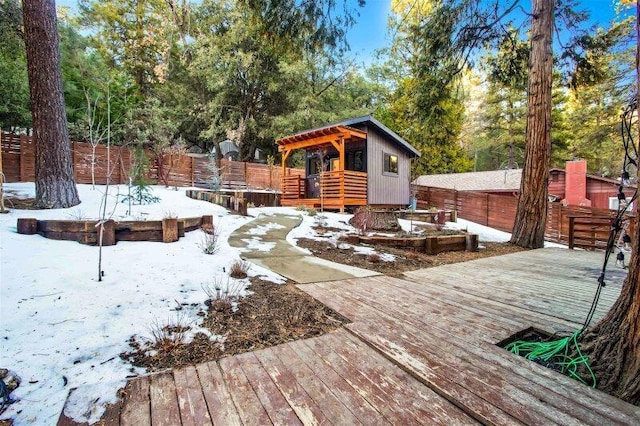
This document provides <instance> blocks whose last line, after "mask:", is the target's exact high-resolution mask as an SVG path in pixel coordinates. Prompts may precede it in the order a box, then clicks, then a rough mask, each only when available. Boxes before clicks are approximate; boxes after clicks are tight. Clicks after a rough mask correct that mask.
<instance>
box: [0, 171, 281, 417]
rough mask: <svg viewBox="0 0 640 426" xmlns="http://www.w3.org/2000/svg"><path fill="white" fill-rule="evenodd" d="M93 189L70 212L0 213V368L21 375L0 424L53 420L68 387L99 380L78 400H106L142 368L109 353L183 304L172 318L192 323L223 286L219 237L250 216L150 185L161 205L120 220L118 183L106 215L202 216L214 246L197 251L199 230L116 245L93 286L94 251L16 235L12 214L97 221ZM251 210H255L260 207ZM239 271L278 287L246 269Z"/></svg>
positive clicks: (223, 248) (13, 187) (233, 256)
mask: <svg viewBox="0 0 640 426" xmlns="http://www.w3.org/2000/svg"><path fill="white" fill-rule="evenodd" d="M4 189H5V193H6V195H7V196H10V195H12V194H16V193H19V194H21V195H22V196H33V194H34V184H33V183H11V184H5V185H4ZM103 189H104V187H96V189H95V190H92V189H91V186H90V185H78V190H79V194H80V199H81V200H82V203H81V204H80V205H79V206H76V207H73V208H70V209H58V210H46V211H35V210H14V209H11V213H9V214H5V215H0V278H1V280H0V281H1V287H0V289H1V293H0V308H1V309H0V342H1V343H0V367H3V368H9V369H10V370H12V371H15V372H16V373H17V374H18V375H19V376H20V377H21V378H22V384H21V385H20V387H19V388H18V389H17V390H16V391H15V392H14V393H13V394H12V396H13V397H15V398H17V399H19V401H18V402H17V403H15V404H13V405H12V406H11V407H10V408H9V409H8V410H7V412H5V413H4V414H3V416H2V418H7V417H13V418H14V419H15V421H16V425H21V424H38V425H49V424H55V423H56V421H57V419H58V416H59V415H60V412H61V410H62V407H63V404H64V401H65V398H66V397H67V394H68V392H69V389H71V388H74V387H77V386H82V385H86V384H105V383H107V385H102V386H97V387H94V388H93V389H95V390H94V392H95V394H90V395H87V397H88V398H89V399H88V400H89V401H92V400H95V399H96V398H100V399H99V404H98V405H99V407H103V405H104V403H107V402H109V401H113V400H115V397H116V395H115V392H116V390H117V389H118V387H120V386H121V385H123V384H124V380H125V379H126V378H127V377H128V376H132V375H135V374H140V373H142V372H143V371H142V370H140V369H137V368H133V367H132V366H131V365H130V364H128V363H126V362H124V361H123V360H121V359H120V357H119V354H120V353H121V352H123V351H126V350H128V349H129V347H128V344H127V339H128V338H129V337H130V336H131V335H133V334H136V335H138V336H145V337H148V336H150V329H149V328H150V326H151V325H152V324H153V323H154V322H160V323H166V322H167V321H172V320H173V319H174V318H175V317H176V315H177V314H178V313H177V312H175V308H176V307H177V306H178V305H182V306H183V310H181V311H180V314H181V315H189V316H190V317H191V318H192V320H193V321H196V318H199V317H197V316H196V315H195V314H196V313H197V311H198V310H200V309H201V308H203V307H204V301H205V299H206V295H205V293H204V291H203V290H202V285H207V284H209V285H213V283H214V282H215V281H216V280H223V279H224V280H226V279H227V274H226V273H225V272H223V268H226V270H227V271H228V270H229V266H230V265H231V264H232V263H233V262H234V261H235V260H237V259H238V258H239V253H238V251H237V250H236V249H233V248H231V247H229V245H228V244H227V239H228V236H229V235H230V233H231V232H232V231H233V230H234V229H236V228H238V227H239V226H241V225H243V224H245V223H247V222H248V221H249V220H251V218H245V217H242V216H237V215H231V214H228V212H227V211H226V210H225V209H223V208H222V207H219V206H216V205H214V204H211V203H207V202H204V201H197V200H192V199H190V198H188V197H186V196H185V188H181V189H179V190H177V191H175V190H173V189H167V188H164V187H161V186H154V187H153V195H154V196H157V197H160V198H161V199H162V201H161V202H160V203H157V204H151V205H143V206H133V207H132V211H131V212H130V214H127V213H128V212H127V210H128V207H129V206H128V204H127V203H116V199H115V194H116V193H117V192H118V191H119V192H120V194H122V193H124V192H126V190H127V188H126V186H119V187H112V188H111V191H110V193H111V194H113V195H111V196H110V197H109V204H108V211H113V217H114V218H115V219H132V218H140V219H147V220H152V219H162V218H163V217H165V216H167V215H172V216H178V217H193V216H201V215H204V214H212V215H213V216H214V224H215V226H216V229H217V230H218V231H219V232H220V237H219V240H220V248H219V250H218V251H217V252H216V254H214V255H206V254H204V253H203V252H202V250H201V248H200V245H201V242H202V235H201V232H200V231H193V232H187V233H186V235H185V237H183V238H180V240H179V241H178V242H175V243H171V244H163V243H157V242H122V241H121V242H119V243H118V244H117V245H115V246H111V247H104V248H103V270H104V271H105V276H104V279H103V281H102V282H98V280H97V275H98V274H97V270H98V266H97V262H98V248H97V247H90V246H85V245H82V244H79V243H76V242H73V241H54V240H48V239H46V238H43V237H41V236H39V235H19V234H17V232H16V221H17V219H18V218H19V217H34V218H38V219H72V218H73V219H77V218H86V219H90V218H97V217H98V212H99V205H100V198H101V191H103ZM7 207H9V208H11V205H10V204H9V205H8V206H7ZM254 210H256V214H257V213H259V210H260V209H254ZM249 272H250V274H251V275H267V277H268V278H271V279H272V280H273V279H275V280H277V279H280V282H282V279H281V278H280V277H279V276H277V275H276V274H273V273H272V272H270V271H267V270H265V269H263V268H260V267H258V266H256V265H252V267H251V269H250V271H249ZM225 282H226V281H225ZM247 282H248V281H247ZM247 282H245V283H244V285H245V286H246V283H247ZM184 304H186V305H184ZM191 304H194V305H195V306H191ZM194 324H195V325H197V323H195V322H194ZM105 389H108V390H109V392H104V390H105ZM73 414H75V416H76V418H77V419H78V420H80V421H82V420H83V417H84V418H86V419H95V418H97V417H99V416H100V414H101V411H100V410H97V411H95V412H93V413H85V409H84V408H83V407H81V406H78V407H76V410H75V412H74V413H73ZM86 414H89V415H86ZM91 414H93V416H92V417H91V416H90V415H91ZM89 417H91V418H89Z"/></svg>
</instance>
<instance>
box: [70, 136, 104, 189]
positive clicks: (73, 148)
mask: <svg viewBox="0 0 640 426" xmlns="http://www.w3.org/2000/svg"><path fill="white" fill-rule="evenodd" d="M71 167H73V179H74V180H75V181H76V183H78V171H77V169H76V141H71ZM107 170H109V165H108V164H107Z"/></svg>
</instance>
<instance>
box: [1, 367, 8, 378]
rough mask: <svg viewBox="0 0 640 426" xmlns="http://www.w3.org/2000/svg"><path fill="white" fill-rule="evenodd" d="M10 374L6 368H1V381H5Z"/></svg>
mask: <svg viewBox="0 0 640 426" xmlns="http://www.w3.org/2000/svg"><path fill="white" fill-rule="evenodd" d="M7 374H9V370H7V369H6V368H0V379H4V378H5V377H7Z"/></svg>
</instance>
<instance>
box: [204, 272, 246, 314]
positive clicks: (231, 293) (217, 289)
mask: <svg viewBox="0 0 640 426" xmlns="http://www.w3.org/2000/svg"><path fill="white" fill-rule="evenodd" d="M243 288H244V284H243V283H241V282H238V281H235V280H233V281H231V280H230V279H229V277H227V279H226V282H224V281H223V278H217V279H216V280H215V281H214V282H213V284H202V290H203V291H204V292H205V294H206V295H207V300H206V301H205V305H207V306H210V307H211V309H213V310H216V311H218V312H222V311H227V310H235V309H234V308H235V304H236V303H237V302H238V300H239V299H240V293H241V292H242V289H243Z"/></svg>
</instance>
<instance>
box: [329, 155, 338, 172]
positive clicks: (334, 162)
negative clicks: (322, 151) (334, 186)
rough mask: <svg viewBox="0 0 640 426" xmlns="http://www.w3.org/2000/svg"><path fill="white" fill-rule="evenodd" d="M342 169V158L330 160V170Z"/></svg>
mask: <svg viewBox="0 0 640 426" xmlns="http://www.w3.org/2000/svg"><path fill="white" fill-rule="evenodd" d="M339 167H340V158H332V159H331V160H329V170H331V171H333V170H338V168H339Z"/></svg>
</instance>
